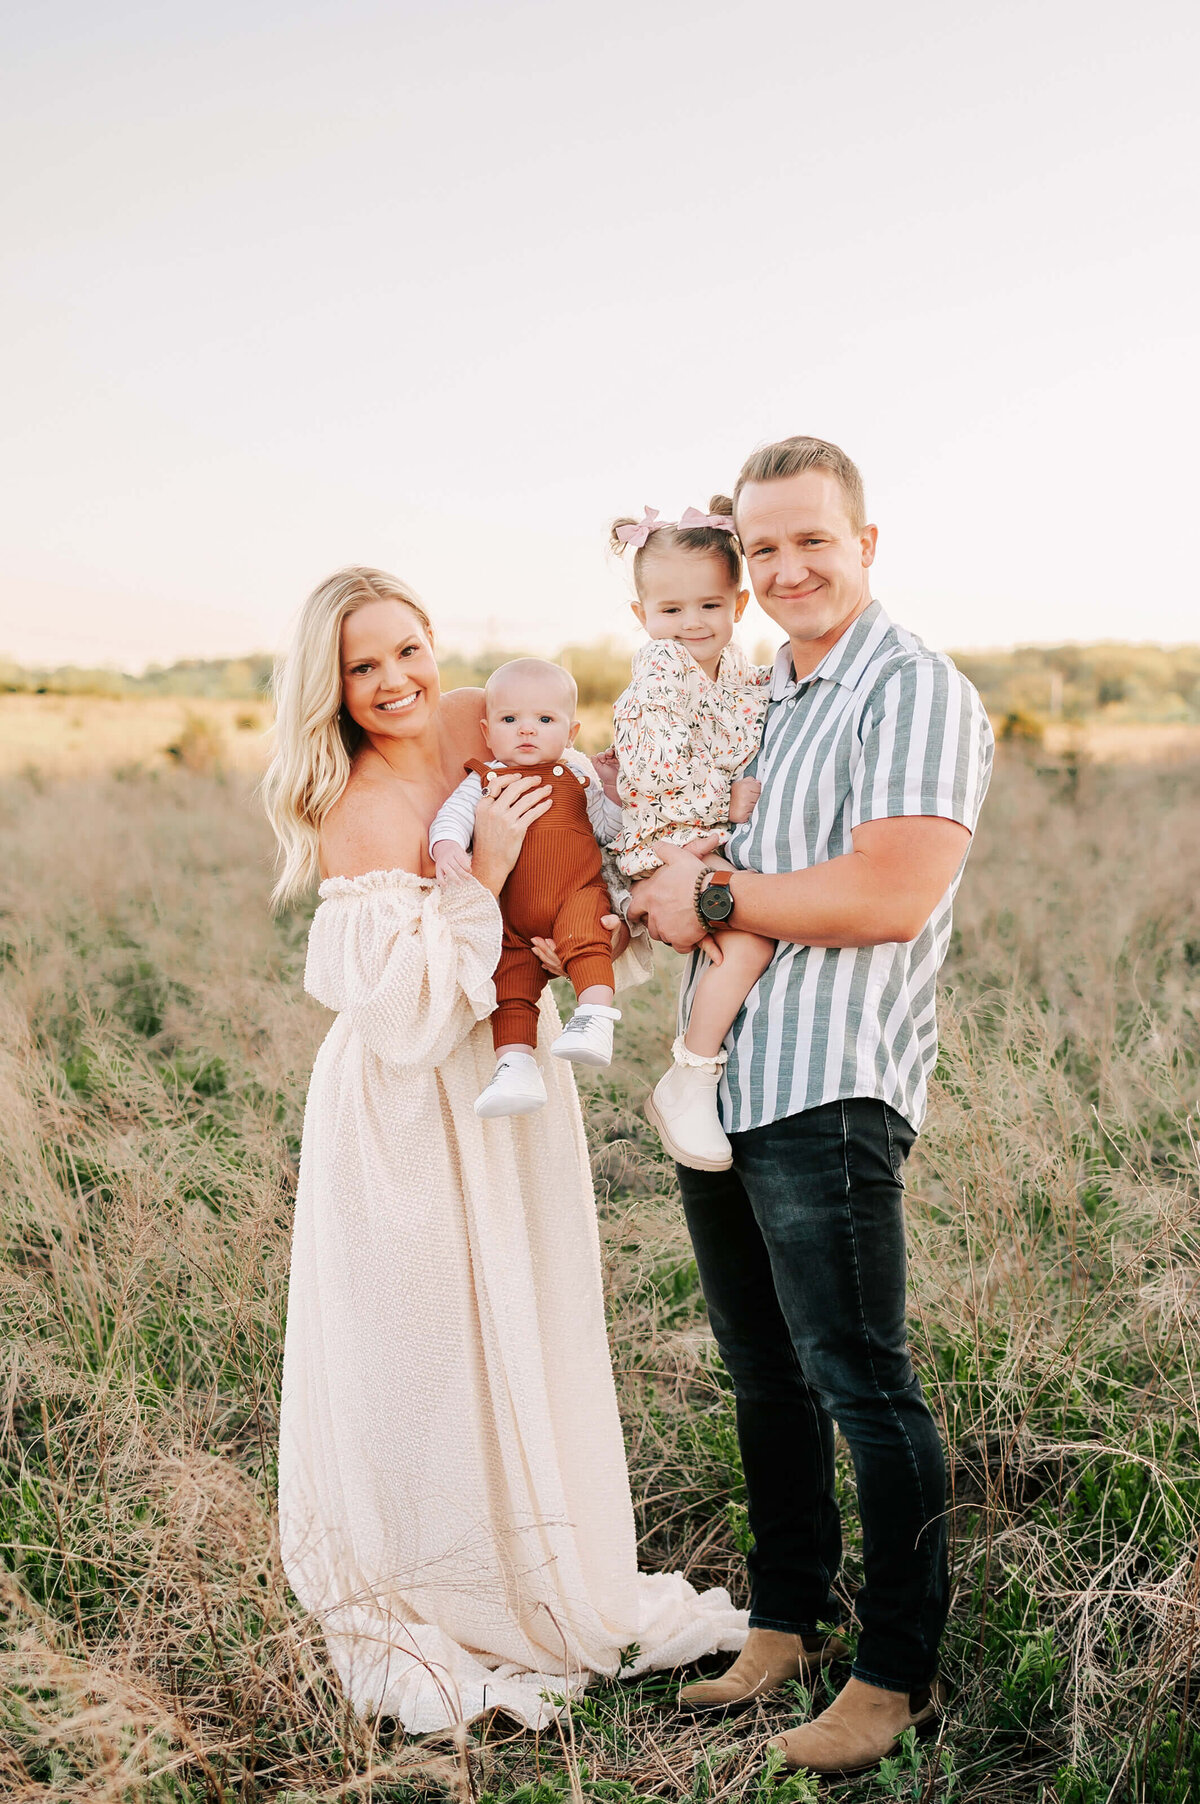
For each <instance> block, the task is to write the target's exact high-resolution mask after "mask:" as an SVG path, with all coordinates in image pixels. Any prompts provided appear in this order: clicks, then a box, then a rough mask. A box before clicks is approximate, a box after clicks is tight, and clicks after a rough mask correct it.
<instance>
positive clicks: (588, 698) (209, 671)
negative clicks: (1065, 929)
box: [0, 639, 1200, 722]
mask: <svg viewBox="0 0 1200 1804" xmlns="http://www.w3.org/2000/svg"><path fill="white" fill-rule="evenodd" d="M521 655H522V653H521V648H520V647H516V648H514V647H511V646H510V647H485V648H484V649H483V650H482V651H480V652H478V653H477V654H471V653H466V652H450V653H448V654H447V655H446V656H445V657H444V658H443V659H442V660H441V669H442V680H443V682H444V683H445V685H446V686H447V688H458V687H461V686H463V685H464V684H480V685H482V684H483V683H484V682H485V681H486V680H487V677H488V675H489V673H490V672H491V671H493V670H494V669H495V668H496V666H497V664H502V663H503V662H504V661H505V659H507V658H514V657H520V656H521ZM753 655H754V656H755V657H756V658H757V659H759V661H760V662H766V661H768V660H769V659H770V658H771V657H772V655H773V648H772V646H770V645H769V644H765V643H764V644H762V645H757V646H755V647H754V648H753ZM629 656H630V654H629V651H628V649H627V648H626V647H624V646H622V645H621V644H620V643H619V642H617V641H616V640H611V639H600V640H596V641H594V642H593V643H592V644H590V645H567V646H564V647H563V649H562V651H561V652H560V653H559V657H560V659H561V661H562V663H564V664H565V665H566V666H567V668H568V669H569V670H570V671H571V672H572V674H573V675H574V677H575V681H576V682H577V683H578V685H579V699H580V702H581V704H582V705H583V706H584V707H585V708H588V707H603V706H605V705H607V704H608V703H610V702H612V701H613V700H614V699H615V698H616V697H617V696H618V695H619V694H620V692H621V690H622V689H623V688H624V687H625V684H626V683H627V682H628V680H629ZM954 658H955V661H956V662H957V664H958V666H959V668H960V669H961V670H963V671H964V672H965V673H966V675H967V676H969V677H970V679H971V681H972V682H973V683H974V684H975V685H976V687H977V688H978V690H979V692H980V694H981V695H982V696H983V699H984V703H985V705H986V707H987V710H988V712H989V714H991V715H992V717H993V718H994V719H1000V720H1005V719H1008V718H1010V717H1019V718H1021V719H1028V720H1030V721H1033V722H1037V721H1042V722H1044V721H1049V720H1069V721H1085V720H1095V719H1097V718H1103V719H1104V720H1109V721H1113V722H1119V721H1130V722H1143V721H1195V722H1200V645H1179V646H1171V647H1167V646H1159V645H1124V644H1120V643H1118V642H1108V641H1106V642H1100V643H1097V644H1095V645H1022V646H1018V647H1017V648H1016V649H1015V650H1013V651H963V652H955V653H954ZM271 668H272V659H271V657H270V655H269V653H266V652H257V653H255V654H253V655H252V656H250V657H245V658H187V659H183V660H182V661H180V662H179V663H177V664H170V665H165V666H164V665H151V666H150V667H149V669H147V670H145V671H144V672H143V673H142V674H141V676H129V675H128V674H126V673H125V672H122V671H117V670H87V669H82V668H78V667H76V666H74V665H67V666H63V667H62V668H60V669H57V670H37V669H24V668H22V667H20V666H19V665H16V664H13V663H7V662H5V661H3V660H0V691H4V690H7V691H9V692H10V693H12V692H20V693H25V694H30V693H33V694H43V695H113V696H120V695H128V696H139V695H180V696H194V697H198V698H210V699H218V698H225V699H227V700H230V701H243V700H244V701H250V700H257V699H261V698H263V697H265V696H267V695H269V694H270V688H271Z"/></svg>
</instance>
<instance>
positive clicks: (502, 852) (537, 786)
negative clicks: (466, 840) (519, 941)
mask: <svg viewBox="0 0 1200 1804" xmlns="http://www.w3.org/2000/svg"><path fill="white" fill-rule="evenodd" d="M553 799H554V797H553V792H552V790H551V787H550V785H549V783H539V782H538V780H537V778H536V777H521V776H518V775H517V774H516V772H515V771H509V772H506V773H505V775H504V776H502V777H496V778H495V779H494V780H493V781H491V782H489V783H488V784H487V786H486V788H485V789H484V792H483V794H482V796H481V797H480V798H479V806H478V807H477V808H476V810H475V839H474V842H473V850H472V854H471V867H472V869H473V871H474V873H475V876H476V877H477V878H478V879H479V881H480V883H482V884H483V885H484V887H485V888H486V889H490V890H491V892H492V894H493V896H498V895H499V894H500V891H501V890H502V889H503V888H504V884H505V881H506V879H507V877H508V873H509V872H510V871H511V870H512V868H513V866H514V864H516V862H517V854H518V853H519V852H520V850H521V846H522V844H523V842H524V839H525V835H526V833H527V832H528V831H529V829H530V827H531V826H532V825H533V823H534V821H536V820H540V819H541V817H542V815H543V814H545V812H546V810H547V809H548V808H549V807H550V805H551V803H552V801H553Z"/></svg>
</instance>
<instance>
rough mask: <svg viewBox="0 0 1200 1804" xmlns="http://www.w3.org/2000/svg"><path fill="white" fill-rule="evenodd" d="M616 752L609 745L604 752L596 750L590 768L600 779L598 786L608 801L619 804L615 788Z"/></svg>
mask: <svg viewBox="0 0 1200 1804" xmlns="http://www.w3.org/2000/svg"><path fill="white" fill-rule="evenodd" d="M617 768H618V767H617V754H616V752H615V751H614V750H613V748H612V746H611V745H610V746H609V748H608V750H607V751H606V752H597V753H596V756H595V757H594V758H593V759H592V769H593V770H594V771H595V773H596V775H597V776H598V777H599V779H600V787H601V788H602V789H603V791H604V793H605V795H606V796H607V797H608V799H609V801H610V802H615V803H616V804H617V806H618V808H619V807H620V805H621V794H620V791H619V790H618V788H617Z"/></svg>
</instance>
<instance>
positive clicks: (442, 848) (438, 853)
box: [429, 839, 471, 883]
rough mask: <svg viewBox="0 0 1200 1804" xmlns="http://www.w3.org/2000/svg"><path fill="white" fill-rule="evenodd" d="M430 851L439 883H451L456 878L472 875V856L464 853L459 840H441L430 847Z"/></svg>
mask: <svg viewBox="0 0 1200 1804" xmlns="http://www.w3.org/2000/svg"><path fill="white" fill-rule="evenodd" d="M429 851H430V855H431V856H432V858H433V868H434V870H435V871H436V872H437V880H438V882H439V883H449V882H452V881H453V880H454V879H455V878H456V877H469V876H470V875H471V854H470V853H469V852H464V851H463V849H462V847H461V846H460V845H459V843H458V841H457V840H455V839H439V840H438V842H437V844H436V846H430V848H429Z"/></svg>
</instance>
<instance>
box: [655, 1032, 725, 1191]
mask: <svg viewBox="0 0 1200 1804" xmlns="http://www.w3.org/2000/svg"><path fill="white" fill-rule="evenodd" d="M671 1056H672V1059H673V1060H674V1063H673V1064H672V1066H671V1069H670V1070H669V1071H668V1072H667V1074H666V1076H665V1077H660V1078H659V1080H658V1082H657V1083H656V1084H655V1086H654V1088H653V1090H652V1091H651V1092H650V1094H649V1096H648V1097H647V1098H646V1119H647V1120H648V1121H649V1123H650V1125H651V1126H652V1127H654V1128H657V1129H658V1135H659V1138H660V1140H661V1141H662V1143H663V1146H664V1147H665V1148H666V1150H667V1152H669V1153H670V1155H671V1157H672V1158H673V1159H674V1160H675V1161H676V1162H677V1163H678V1164H680V1165H686V1166H688V1167H690V1169H691V1170H692V1171H728V1170H729V1167H730V1166H731V1165H732V1164H733V1149H732V1147H731V1146H730V1144H729V1141H728V1140H727V1139H726V1137H725V1130H724V1128H723V1127H722V1126H721V1119H720V1116H719V1115H718V1113H717V1085H718V1083H719V1082H720V1080H721V1068H722V1066H723V1065H724V1063H725V1058H726V1055H725V1053H723V1052H722V1053H720V1054H719V1055H718V1056H717V1057H716V1058H715V1059H701V1058H697V1056H696V1054H695V1053H694V1052H689V1051H688V1049H687V1047H686V1046H685V1045H684V1043H683V1036H682V1035H680V1037H679V1038H678V1039H677V1040H676V1042H675V1044H674V1046H673V1047H672V1048H671Z"/></svg>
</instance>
